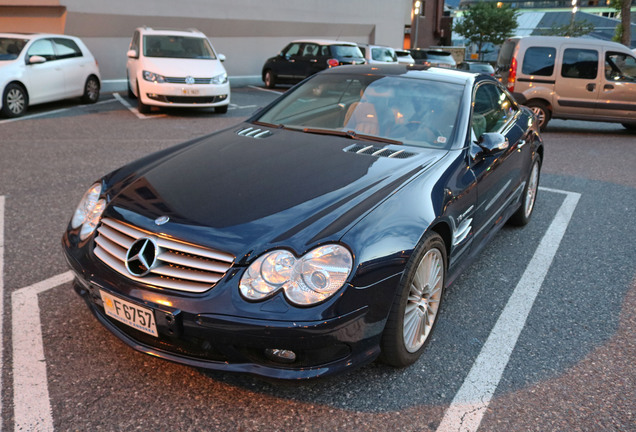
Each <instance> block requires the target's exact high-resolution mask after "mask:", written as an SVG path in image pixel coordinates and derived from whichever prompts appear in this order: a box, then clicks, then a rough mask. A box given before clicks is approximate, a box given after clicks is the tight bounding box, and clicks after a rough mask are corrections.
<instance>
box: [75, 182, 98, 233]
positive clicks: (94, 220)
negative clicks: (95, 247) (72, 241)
mask: <svg viewBox="0 0 636 432" xmlns="http://www.w3.org/2000/svg"><path fill="white" fill-rule="evenodd" d="M101 193H102V185H101V184H99V183H95V184H94V185H93V186H91V187H90V188H89V189H88V190H87V191H86V193H85V194H84V196H83V197H82V200H81V201H80V203H79V205H78V206H77V209H76V210H75V213H74V214H73V218H72V219H71V227H72V228H73V229H77V228H79V227H81V228H80V232H79V237H80V240H86V239H87V238H88V236H90V235H91V234H92V233H93V231H95V228H97V224H98V223H99V219H100V217H101V216H102V213H103V212H104V209H105V208H106V201H105V200H104V199H99V196H100V194H101Z"/></svg>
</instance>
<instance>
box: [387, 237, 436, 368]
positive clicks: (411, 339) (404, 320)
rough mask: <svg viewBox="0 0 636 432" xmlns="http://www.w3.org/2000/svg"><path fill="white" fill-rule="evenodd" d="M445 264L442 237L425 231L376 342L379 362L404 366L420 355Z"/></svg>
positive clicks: (433, 315) (428, 334)
mask: <svg viewBox="0 0 636 432" xmlns="http://www.w3.org/2000/svg"><path fill="white" fill-rule="evenodd" d="M446 263H447V257H446V247H445V245H444V240H442V238H441V237H440V236H439V235H438V234H437V233H435V232H429V233H427V234H426V235H425V236H424V238H423V239H422V241H421V242H420V244H419V245H418V246H417V247H416V248H415V250H414V251H413V255H412V256H411V258H410V259H409V262H408V263H407V265H406V268H405V270H404V274H403V276H402V280H401V281H400V284H399V287H398V290H397V293H396V295H395V299H394V301H393V305H392V306H391V312H390V313H389V318H388V320H387V323H386V326H385V328H384V332H383V333H382V340H381V342H380V348H381V350H382V353H381V355H380V360H381V361H382V362H384V363H387V364H389V365H391V366H394V367H406V366H409V365H411V364H413V363H415V362H416V361H417V360H418V359H419V358H420V356H421V355H422V352H423V351H424V348H425V347H426V345H427V343H428V341H429V340H430V338H431V334H432V331H433V329H434V328H435V324H436V322H437V316H438V315H439V310H440V309H439V308H440V305H441V302H442V296H443V293H444V284H445V283H446V268H447V264H446ZM425 278H428V279H427V280H424V279H425ZM431 280H432V281H434V283H433V284H432V285H433V286H432V287H431V286H430V285H431V283H430V282H431ZM418 293H419V294H418ZM426 297H427V298H426ZM422 324H423V325H424V326H423V327H422ZM409 329H410V330H409ZM407 339H408V340H407Z"/></svg>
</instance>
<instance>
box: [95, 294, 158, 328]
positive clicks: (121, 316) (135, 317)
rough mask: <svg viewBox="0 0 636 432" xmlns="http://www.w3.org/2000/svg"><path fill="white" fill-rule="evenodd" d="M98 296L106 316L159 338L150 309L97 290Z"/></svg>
mask: <svg viewBox="0 0 636 432" xmlns="http://www.w3.org/2000/svg"><path fill="white" fill-rule="evenodd" d="M99 294H100V295H101V296H102V301H103V302H104V312H106V315H108V316H109V317H112V318H114V319H116V320H117V321H120V322H122V323H124V324H126V325H127V326H130V327H132V328H134V329H136V330H139V331H142V332H144V333H147V334H149V335H152V336H155V337H158V336H159V335H158V334H157V325H156V323H155V315H154V313H153V310H152V309H150V308H147V307H144V306H139V305H137V304H135V303H131V302H129V301H126V300H124V299H122V298H119V297H116V296H114V295H111V294H108V293H107V292H104V291H102V290H99Z"/></svg>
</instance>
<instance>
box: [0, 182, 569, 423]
mask: <svg viewBox="0 0 636 432" xmlns="http://www.w3.org/2000/svg"><path fill="white" fill-rule="evenodd" d="M539 189H540V190H542V191H544V192H550V193H558V194H564V195H566V198H565V200H564V201H563V203H562V204H561V207H560V208H559V210H558V211H557V213H556V215H555V216H554V218H553V220H552V222H551V224H550V226H549V227H548V229H547V231H546V232H545V234H544V236H543V238H542V240H541V242H540V243H539V246H538V247H537V249H536V251H535V253H534V255H533V257H532V259H531V260H530V262H529V264H528V266H527V268H526V270H525V272H524V274H523V275H522V277H521V279H520V280H519V283H518V284H517V287H516V288H515V290H514V291H513V293H512V295H511V297H510V299H509V300H508V303H507V304H506V307H505V308H504V310H503V311H502V314H501V316H500V318H499V320H498V321H497V323H496V324H495V326H494V327H493V329H492V331H491V334H490V336H489V337H488V339H487V340H486V343H485V344H484V347H483V348H482V351H481V352H480V354H479V356H478V357H477V360H476V361H475V363H474V364H473V367H472V369H471V370H470V372H469V373H468V375H467V377H466V379H465V380H464V383H463V385H462V386H461V388H460V389H459V391H458V393H457V394H456V395H455V398H454V399H453V402H452V403H451V405H450V406H449V408H448V409H447V411H446V413H445V415H444V418H443V419H442V422H441V423H440V426H439V428H438V429H437V430H438V431H439V432H446V431H460V430H461V431H462V432H464V431H466V432H474V431H476V430H477V429H478V428H479V424H480V423H481V420H482V418H483V416H484V414H485V412H486V409H487V408H488V404H489V403H490V400H491V398H492V395H493V394H494V391H495V390H496V388H497V386H498V384H499V380H500V378H501V375H502V373H503V370H504V368H505V366H506V364H507V363H508V360H509V358H510V354H511V353H512V350H513V349H514V346H515V344H516V341H517V338H518V336H519V333H520V332H521V330H522V329H523V327H524V326H525V321H526V317H527V315H528V313H529V312H530V309H531V307H532V304H533V303H534V300H535V299H536V296H537V294H538V292H539V289H540V288H541V285H542V284H543V280H544V279H545V277H546V275H547V272H548V270H549V268H550V265H551V263H552V260H553V258H554V255H555V254H556V251H557V249H558V247H559V245H560V243H561V240H562V238H563V236H564V234H565V231H566V229H567V227H568V225H569V223H570V220H571V218H572V215H573V213H574V210H575V208H576V206H577V204H578V201H579V198H580V197H581V194H579V193H575V192H568V191H563V190H558V189H550V188H544V187H540V188H539ZM0 204H2V205H3V201H0ZM0 209H1V207H0ZM1 215H2V213H0V216H1ZM1 223H2V219H0V224H1ZM0 228H2V225H0ZM1 233H2V231H0V234H1ZM2 244H3V243H2V238H1V237H0V253H2V248H1V246H2ZM0 258H2V257H1V256H0ZM1 262H2V261H0V263H1ZM0 275H1V273H0ZM72 280H73V274H72V272H70V271H68V272H65V273H61V274H59V275H57V276H54V277H52V278H49V279H46V280H44V281H42V282H38V283H36V284H34V285H31V286H28V287H25V288H21V289H19V290H16V291H14V292H13V293H12V296H11V297H12V299H11V300H12V317H13V323H12V324H13V326H12V328H13V333H12V336H13V391H14V423H15V431H20V430H38V431H43V432H49V431H53V430H54V429H53V417H52V410H51V401H50V398H49V390H48V379H47V374H46V359H45V357H44V344H43V340H42V327H41V319H40V308H39V304H38V295H39V294H41V293H43V292H46V291H48V290H50V289H53V288H56V287H58V286H60V285H62V284H65V283H69V282H71V281H72ZM1 282H2V279H0V283H1ZM1 288H2V285H0V289H1Z"/></svg>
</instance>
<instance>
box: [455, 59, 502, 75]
mask: <svg viewBox="0 0 636 432" xmlns="http://www.w3.org/2000/svg"><path fill="white" fill-rule="evenodd" d="M457 69H459V70H464V71H469V72H476V73H483V74H487V75H490V76H494V75H495V68H494V67H492V65H491V64H490V63H485V62H473V61H466V62H463V63H460V64H459V65H458V66H457Z"/></svg>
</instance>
